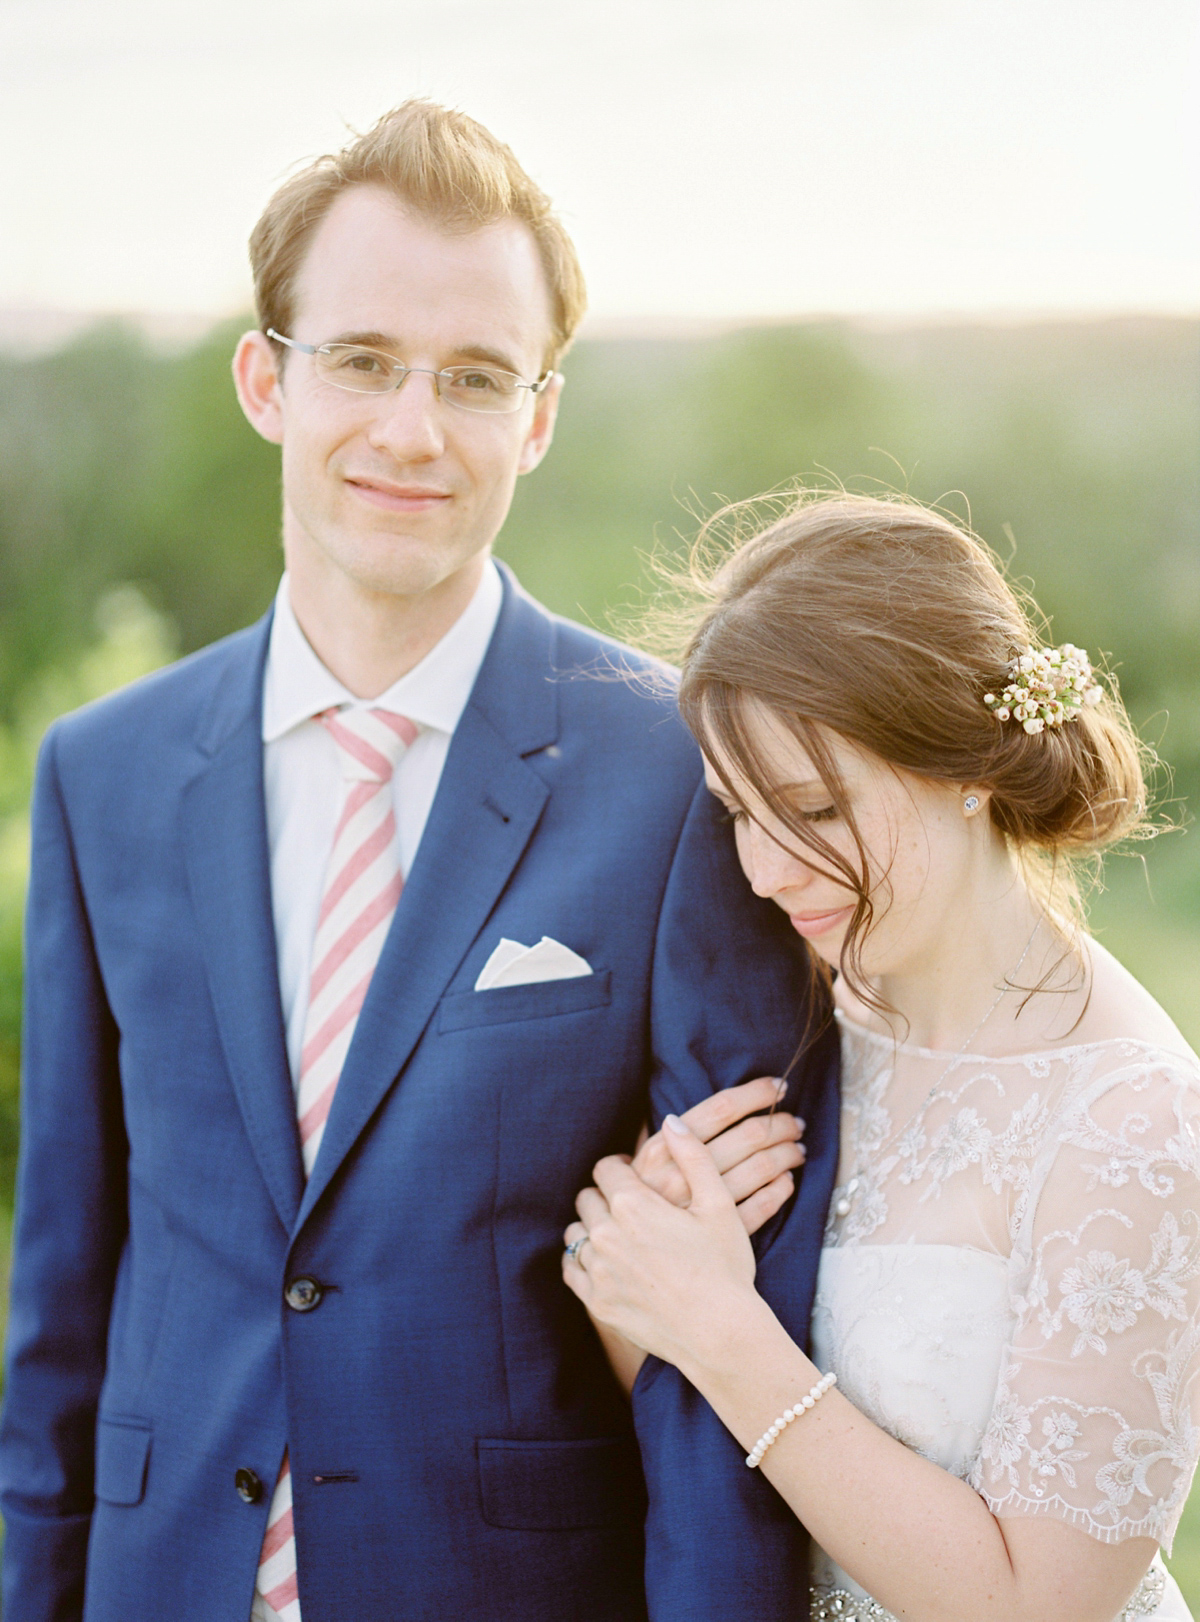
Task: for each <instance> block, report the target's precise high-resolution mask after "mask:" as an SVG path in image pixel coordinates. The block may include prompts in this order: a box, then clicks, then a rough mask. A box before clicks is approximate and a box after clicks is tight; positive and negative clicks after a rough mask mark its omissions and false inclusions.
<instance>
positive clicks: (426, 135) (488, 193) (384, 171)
mask: <svg viewBox="0 0 1200 1622" xmlns="http://www.w3.org/2000/svg"><path fill="white" fill-rule="evenodd" d="M366 185H372V186H381V187H383V188H385V189H386V190H387V191H390V192H392V193H393V194H394V195H395V196H396V197H397V198H398V199H399V200H400V201H402V202H404V203H406V204H407V205H408V206H409V207H410V208H412V209H415V210H416V211H417V212H419V213H421V214H424V215H427V216H428V217H429V218H430V219H431V220H433V221H435V222H436V223H437V224H439V225H442V226H445V227H446V228H448V229H450V230H460V231H470V230H476V229H478V228H479V227H481V226H484V225H491V224H493V223H494V222H495V221H497V220H504V219H517V220H521V221H523V222H524V223H525V224H526V225H527V226H528V227H529V230H530V231H531V233H532V235H533V240H534V242H535V243H536V245H537V250H538V255H539V257H540V259H541V262H542V269H543V270H544V272H545V275H546V284H547V287H548V288H549V292H550V318H551V330H550V344H549V348H548V351H547V354H546V364H547V366H555V365H557V364H558V361H559V360H560V359H561V358H562V356H563V355H564V354H565V353H566V350H567V348H568V346H569V345H570V342H571V339H572V338H573V337H574V335H575V329H576V328H577V327H578V325H579V323H580V321H581V320H582V319H583V313H584V310H585V309H586V308H587V291H586V288H585V286H584V280H583V271H582V270H581V268H580V265H579V259H578V257H577V255H576V253H575V248H574V245H573V243H572V242H571V239H570V237H569V236H568V235H567V233H566V231H565V230H564V228H563V225H562V222H561V221H560V220H559V219H558V218H557V216H556V215H555V213H554V211H553V209H552V208H551V206H550V199H549V198H548V197H547V196H546V194H545V192H543V191H542V190H541V188H540V187H538V186H536V185H535V184H534V182H533V181H532V180H531V179H530V178H529V176H528V175H527V174H526V173H525V171H524V169H522V167H521V165H520V164H519V163H518V162H517V160H516V157H515V156H514V154H513V152H512V149H511V148H510V147H507V146H506V145H505V144H504V142H503V141H498V140H497V139H496V137H495V136H494V135H493V134H492V133H491V132H490V131H489V130H486V129H484V127H483V125H482V124H479V123H477V122H476V121H475V119H473V118H468V117H467V115H466V114H465V113H460V112H456V111H454V110H453V109H451V108H449V107H439V106H438V105H437V103H436V102H432V101H426V100H424V99H414V100H412V101H406V102H403V103H402V104H401V105H400V106H399V107H396V108H394V109H393V110H392V111H391V112H390V113H385V114H384V115H383V117H382V118H381V119H380V120H379V122H378V123H377V124H376V125H375V126H374V127H373V128H372V129H370V130H368V131H367V132H366V134H364V135H359V136H357V137H356V138H355V139H354V140H353V141H351V142H350V144H349V145H348V146H346V147H344V148H343V150H342V151H341V152H336V153H328V154H326V156H325V157H322V158H317V159H316V161H315V162H313V163H310V164H308V165H307V166H306V167H305V168H303V169H301V170H300V171H299V173H297V174H294V175H293V176H292V177H291V178H290V179H289V180H287V181H285V182H284V184H283V185H282V186H280V188H279V190H278V191H277V192H276V193H275V195H274V196H273V197H272V198H271V200H270V202H269V203H268V204H267V206H266V208H265V209H264V210H263V213H262V216H261V218H260V219H259V221H258V224H257V225H256V226H255V227H254V230H253V232H252V233H251V236H250V264H251V268H252V269H253V271H254V299H255V304H256V306H257V309H258V320H259V325H260V327H261V328H262V330H263V332H266V330H267V328H268V327H273V328H274V329H275V331H276V332H282V333H284V334H286V335H288V336H291V325H292V316H293V313H294V312H293V304H294V299H295V287H296V277H297V275H298V273H299V270H300V267H301V265H302V264H303V263H304V258H305V255H306V254H307V252H308V249H309V246H310V244H311V242H312V238H313V234H314V233H315V231H316V229H317V227H318V226H319V225H320V223H321V221H322V220H323V219H324V218H325V215H326V213H327V212H328V211H329V209H330V207H331V206H332V204H333V203H334V201H335V200H336V199H337V198H338V197H339V196H340V195H341V194H342V192H344V191H346V190H348V189H349V188H350V187H351V186H366Z"/></svg>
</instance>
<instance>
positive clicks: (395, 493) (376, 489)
mask: <svg viewBox="0 0 1200 1622" xmlns="http://www.w3.org/2000/svg"><path fill="white" fill-rule="evenodd" d="M346 483H347V484H348V485H349V486H350V488H351V489H352V490H353V491H354V492H355V494H356V495H359V496H361V497H362V499H363V500H364V501H369V502H370V503H371V505H372V506H373V507H384V508H386V509H387V511H388V512H394V513H420V512H429V511H430V510H431V509H432V508H433V507H436V506H438V505H439V504H440V503H441V502H443V501H449V500H450V493H449V491H447V490H434V489H431V488H430V487H429V486H427V485H420V484H376V483H375V482H374V481H372V480H369V479H347V480H346Z"/></svg>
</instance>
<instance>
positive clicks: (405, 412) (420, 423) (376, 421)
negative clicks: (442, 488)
mask: <svg viewBox="0 0 1200 1622" xmlns="http://www.w3.org/2000/svg"><path fill="white" fill-rule="evenodd" d="M445 411H446V406H445V405H444V404H443V402H442V401H441V400H440V399H439V398H438V392H437V383H436V380H435V379H434V378H433V377H432V376H430V374H429V373H428V372H409V373H408V374H407V376H406V377H405V379H404V381H403V382H402V383H401V385H400V387H399V388H398V389H392V390H390V391H389V392H388V393H387V394H382V395H380V396H379V397H378V400H377V401H376V403H375V410H374V415H373V418H372V422H371V427H370V430H369V431H368V434H367V438H368V440H369V441H370V443H371V445H372V446H373V447H374V448H375V449H376V450H383V451H387V452H388V453H389V454H390V455H391V456H392V457H394V458H395V460H396V461H397V462H429V461H433V460H434V459H435V458H436V457H438V456H440V455H441V454H442V452H443V450H445V448H446V437H445V427H444V413H445Z"/></svg>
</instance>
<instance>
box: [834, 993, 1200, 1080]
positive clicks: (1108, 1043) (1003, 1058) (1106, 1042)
mask: <svg viewBox="0 0 1200 1622" xmlns="http://www.w3.org/2000/svg"><path fill="white" fill-rule="evenodd" d="M833 1017H834V1019H835V1020H836V1021H837V1023H838V1026H839V1027H840V1028H841V1029H842V1030H845V1031H853V1032H854V1034H855V1035H856V1036H861V1037H864V1038H865V1039H866V1040H867V1041H868V1042H875V1043H878V1044H880V1045H882V1046H884V1047H887V1048H890V1049H891V1050H892V1052H893V1053H911V1054H913V1055H914V1056H915V1057H917V1058H921V1059H942V1060H946V1059H951V1060H953V1059H957V1060H960V1061H961V1062H963V1063H965V1062H966V1061H967V1060H974V1061H975V1063H976V1064H1027V1063H1029V1061H1030V1060H1038V1059H1061V1058H1066V1057H1067V1056H1068V1055H1070V1054H1075V1053H1086V1052H1088V1051H1089V1050H1092V1049H1095V1048H1112V1047H1131V1048H1137V1049H1139V1050H1140V1051H1141V1052H1143V1053H1160V1054H1162V1055H1163V1056H1164V1057H1165V1058H1169V1059H1174V1060H1176V1061H1178V1062H1182V1063H1184V1064H1186V1065H1188V1066H1189V1068H1191V1069H1193V1070H1200V1058H1198V1057H1197V1055H1196V1054H1195V1053H1193V1052H1192V1051H1191V1049H1190V1048H1185V1049H1184V1051H1183V1052H1180V1051H1178V1050H1177V1049H1175V1048H1166V1047H1163V1045H1162V1043H1161V1042H1147V1041H1145V1040H1143V1039H1142V1038H1141V1037H1139V1036H1105V1037H1102V1038H1101V1039H1100V1040H1099V1041H1096V1042H1068V1043H1065V1044H1064V1045H1063V1046H1061V1047H1054V1048H1034V1049H1031V1050H1030V1051H1028V1052H1023V1053H1002V1054H992V1053H972V1052H971V1051H969V1050H967V1051H965V1052H962V1053H955V1052H954V1051H953V1050H951V1049H950V1048H926V1047H921V1046H920V1045H919V1044H918V1043H916V1042H898V1041H897V1040H896V1039H895V1037H892V1036H885V1035H884V1033H883V1032H882V1031H873V1030H871V1029H870V1028H869V1027H868V1026H866V1025H862V1024H860V1023H859V1022H858V1020H856V1019H851V1018H850V1016H849V1015H848V1014H845V1013H843V1012H842V1010H841V1009H840V1008H835V1009H834V1011H833Z"/></svg>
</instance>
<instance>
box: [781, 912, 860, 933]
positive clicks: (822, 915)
mask: <svg viewBox="0 0 1200 1622" xmlns="http://www.w3.org/2000/svg"><path fill="white" fill-rule="evenodd" d="M853 911H854V908H853V907H838V908H836V909H835V910H834V911H833V912H805V913H798V912H789V913H788V917H789V918H790V919H791V922H792V928H793V929H794V930H795V931H796V933H797V935H803V936H804V938H805V940H811V939H813V937H814V936H817V935H824V934H826V933H827V932H828V931H829V930H831V929H836V928H837V926H838V925H839V924H842V923H848V922H849V921H850V915H851V914H852V913H853Z"/></svg>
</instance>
